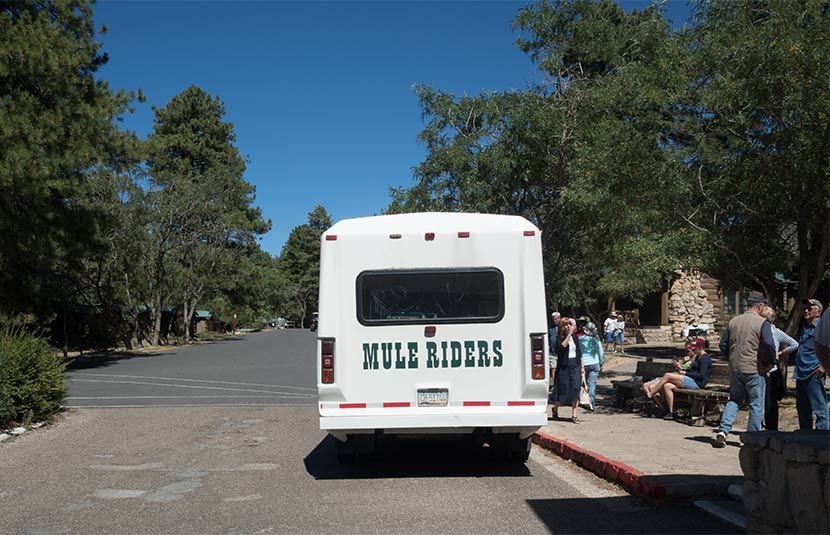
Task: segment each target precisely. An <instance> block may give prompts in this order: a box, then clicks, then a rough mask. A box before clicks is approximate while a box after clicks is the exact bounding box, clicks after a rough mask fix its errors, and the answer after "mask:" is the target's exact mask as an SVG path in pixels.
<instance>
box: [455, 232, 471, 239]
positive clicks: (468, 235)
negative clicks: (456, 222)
mask: <svg viewBox="0 0 830 535" xmlns="http://www.w3.org/2000/svg"><path fill="white" fill-rule="evenodd" d="M458 237H459V238H469V237H470V233H469V232H459V233H458Z"/></svg>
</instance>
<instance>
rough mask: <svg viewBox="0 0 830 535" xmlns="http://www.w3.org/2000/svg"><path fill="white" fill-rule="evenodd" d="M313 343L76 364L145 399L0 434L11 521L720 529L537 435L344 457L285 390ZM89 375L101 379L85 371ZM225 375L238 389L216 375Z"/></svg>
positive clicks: (262, 529) (104, 397) (194, 529)
mask: <svg viewBox="0 0 830 535" xmlns="http://www.w3.org/2000/svg"><path fill="white" fill-rule="evenodd" d="M283 350H285V351H283ZM258 353H259V355H258V356H257V354H258ZM312 353H313V335H310V334H309V333H307V332H306V333H303V332H300V331H296V332H276V333H262V334H258V335H252V336H250V337H245V338H244V339H243V340H240V341H238V342H234V343H227V344H221V345H217V346H201V347H196V348H188V349H186V350H181V351H180V352H178V353H177V355H175V356H171V355H164V356H162V355H159V356H156V357H142V358H135V359H122V360H117V361H112V362H109V363H108V364H107V365H106V366H98V367H87V368H85V369H80V370H75V371H73V372H72V377H73V382H72V395H73V397H74V399H76V400H78V401H76V402H75V403H76V404H77V403H80V401H84V402H88V403H91V404H110V405H125V404H126V405H143V406H141V407H133V408H124V407H119V408H87V407H85V408H76V409H72V410H71V411H70V412H69V413H68V414H67V415H66V416H65V417H64V418H63V419H62V420H61V421H59V422H58V423H57V424H55V425H52V426H48V427H45V428H42V429H39V430H36V431H34V432H31V433H27V434H25V435H23V436H22V437H20V438H18V439H16V440H14V441H11V442H6V443H2V444H0V473H2V474H3V478H2V479H0V510H2V511H3V514H2V531H3V532H4V533H25V534H64V533H82V534H87V533H130V534H131V533H138V534H145V533H146V534H157V533H158V534H161V533H199V534H213V533H216V534H233V535H237V534H243V533H250V534H256V533H325V532H328V533H384V534H386V533H407V534H409V533H440V534H447V533H471V532H472V533H506V532H510V533H642V532H651V533H668V532H673V533H722V532H725V531H727V528H726V527H725V526H723V525H721V524H719V523H717V522H716V521H714V520H711V519H709V518H708V517H704V516H701V513H700V512H698V511H695V510H692V509H690V508H687V507H683V506H672V507H662V508H654V507H652V506H650V505H649V504H647V503H645V502H643V501H641V500H639V499H637V498H632V497H630V496H628V495H627V494H626V493H624V492H622V491H621V490H619V489H618V488H616V487H614V486H611V485H609V484H608V483H606V482H604V481H602V480H599V479H597V478H595V477H594V476H592V475H590V474H588V473H586V472H584V471H582V470H581V469H579V468H577V467H574V466H573V465H570V464H569V463H566V462H564V461H562V460H561V459H559V458H558V457H553V456H551V455H550V454H548V453H547V452H544V451H541V450H537V449H534V450H533V452H532V454H531V459H530V461H529V462H528V463H527V464H520V463H503V462H502V463H494V462H491V461H489V460H487V459H486V456H484V455H483V452H481V451H471V450H468V449H464V448H463V447H461V446H459V445H457V444H454V443H450V444H447V443H440V442H434V441H430V442H424V441H409V442H404V443H394V444H391V445H390V447H388V448H387V449H386V450H385V451H383V452H382V454H381V455H380V456H379V457H377V458H375V459H373V460H369V461H367V462H364V463H359V464H356V465H341V464H339V463H338V462H337V460H336V455H335V448H334V444H333V439H332V438H331V437H327V436H326V435H325V434H324V433H322V432H321V431H320V430H319V429H318V420H317V412H316V406H315V405H314V400H313V399H311V400H308V399H306V398H303V399H302V400H300V401H297V400H295V399H288V398H286V397H285V394H286V392H289V393H290V392H294V391H295V390H294V389H305V388H309V387H308V386H307V385H308V382H309V381H313V378H312V373H311V371H309V368H311V366H308V365H307V364H308V363H309V362H310V361H309V360H308V359H309V358H311V354H312ZM223 354H224V356H223ZM154 363H155V364H154ZM230 363H235V365H231V364H230ZM257 363H259V364H257ZM275 369H276V370H278V371H275ZM211 370H213V371H212V372H211ZM212 373H213V375H211V374H212ZM90 377H91V378H92V379H97V380H101V381H104V382H101V383H89V382H84V381H79V379H81V378H90ZM161 378H164V379H161ZM289 379H291V380H289ZM148 382H151V383H153V384H149V385H148V384H145V383H148ZM156 383H158V384H156ZM235 383H244V384H235ZM217 384H221V385H223V386H221V388H231V389H237V390H228V391H225V390H217V391H211V390H209V389H208V388H207V387H212V386H215V385H217ZM226 385H230V386H226ZM252 385H255V386H252ZM191 386H197V387H198V389H191V388H189V387H191ZM286 387H291V388H286ZM217 388H218V387H217ZM193 390H196V392H192V391H193ZM250 390H265V391H267V392H273V394H268V395H272V396H273V399H272V398H259V397H255V398H251V397H249V396H252V395H254V394H256V395H259V393H255V392H251V391H250ZM192 394H196V395H199V396H213V397H199V398H195V399H193V396H192ZM224 395H234V396H237V397H234V398H223V397H219V396H224ZM111 398H119V399H111ZM125 398H126V400H129V401H126V400H125ZM185 398H188V399H185ZM242 401H251V402H252V403H257V404H258V405H256V406H254V405H252V406H247V407H246V406H240V402H242ZM303 404H306V406H303ZM177 405H180V406H177ZM194 405H198V406H194Z"/></svg>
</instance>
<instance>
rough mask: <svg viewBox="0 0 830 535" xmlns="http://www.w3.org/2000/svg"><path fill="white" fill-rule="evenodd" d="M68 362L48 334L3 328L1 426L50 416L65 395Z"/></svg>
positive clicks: (0, 330)
mask: <svg viewBox="0 0 830 535" xmlns="http://www.w3.org/2000/svg"><path fill="white" fill-rule="evenodd" d="M65 368H66V365H65V364H64V363H63V360H62V359H61V357H60V356H58V355H57V354H56V353H55V351H54V350H53V348H52V347H51V346H50V345H49V343H48V342H47V341H46V339H45V338H42V337H40V336H38V335H37V334H34V333H31V332H29V331H27V330H25V329H24V328H23V327H22V326H21V325H19V324H11V325H7V326H5V327H2V328H0V428H3V427H9V426H11V425H13V424H18V425H19V424H22V425H28V424H30V423H32V422H38V421H43V420H46V419H48V418H49V417H50V416H52V415H53V414H54V413H56V412H57V411H58V410H59V409H60V406H61V403H63V400H64V399H65V398H66V370H65Z"/></svg>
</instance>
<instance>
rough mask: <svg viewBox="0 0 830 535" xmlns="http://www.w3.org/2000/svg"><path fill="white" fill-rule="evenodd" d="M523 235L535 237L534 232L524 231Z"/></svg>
mask: <svg viewBox="0 0 830 535" xmlns="http://www.w3.org/2000/svg"><path fill="white" fill-rule="evenodd" d="M524 234H525V236H535V235H536V231H535V230H526V231H525V232H524Z"/></svg>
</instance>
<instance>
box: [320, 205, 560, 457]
mask: <svg viewBox="0 0 830 535" xmlns="http://www.w3.org/2000/svg"><path fill="white" fill-rule="evenodd" d="M545 315H546V314H545V290H544V280H543V273H542V251H541V240H540V232H539V229H537V228H536V227H535V226H534V225H532V224H531V223H529V222H528V221H527V220H525V219H523V218H521V217H517V216H502V215H488V214H459V213H421V214H402V215H389V216H378V217H366V218H359V219H349V220H344V221H341V222H339V223H337V224H335V225H334V226H333V227H331V228H330V229H328V230H327V231H326V232H325V233H324V234H323V236H322V238H321V257H320V303H319V325H318V331H317V332H318V347H317V390H318V396H319V412H320V428H321V429H323V430H326V431H328V432H329V433H330V434H331V435H333V436H334V437H335V438H336V439H337V441H338V446H339V454H340V457H341V460H351V459H353V458H354V455H355V454H356V453H358V452H359V451H361V449H360V448H356V447H355V445H360V446H362V447H365V446H367V445H368V446H369V447H370V448H371V447H373V443H374V439H375V438H376V437H379V436H381V435H384V434H386V435H389V434H391V435H397V434H419V435H430V434H459V435H467V436H469V437H471V438H474V439H477V440H479V441H480V443H481V444H485V443H486V444H487V445H488V446H489V447H490V450H491V451H495V452H498V453H499V457H501V458H504V457H508V456H510V457H513V458H516V459H520V460H526V459H527V456H528V453H529V451H530V440H529V437H530V436H531V435H532V434H533V432H534V431H536V430H537V429H539V427H541V426H543V425H545V424H546V423H547V393H548V366H547V350H546V347H545V346H546V343H545V340H546V338H547V336H546V334H547V323H546V317H545Z"/></svg>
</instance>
